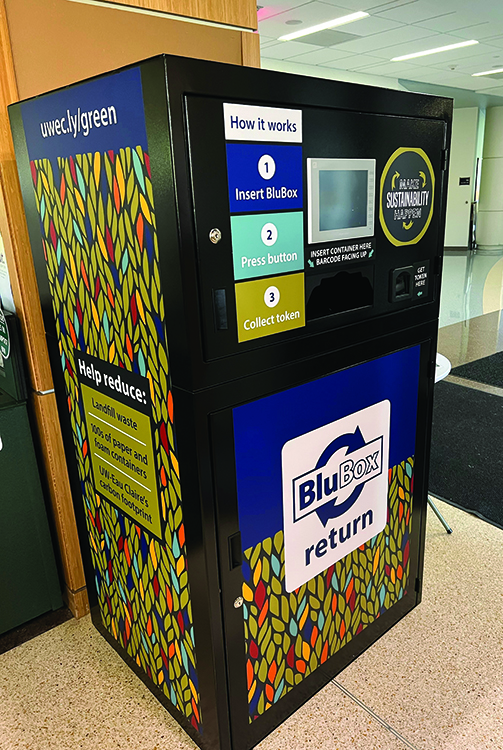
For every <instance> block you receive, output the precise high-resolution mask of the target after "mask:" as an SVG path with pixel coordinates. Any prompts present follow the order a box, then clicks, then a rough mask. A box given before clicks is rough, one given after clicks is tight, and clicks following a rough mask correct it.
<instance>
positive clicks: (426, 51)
mask: <svg viewBox="0 0 503 750" xmlns="http://www.w3.org/2000/svg"><path fill="white" fill-rule="evenodd" d="M472 44H478V42H477V40H476V39H469V40H468V41H467V42H457V44H448V45H447V46H445V47H434V49H424V50H422V52H413V53H412V54H411V55H400V57H392V58H391V62H401V60H412V58H413V57H425V56H426V55H436V54H437V52H448V51H449V50H451V49H460V47H471V46H472Z"/></svg>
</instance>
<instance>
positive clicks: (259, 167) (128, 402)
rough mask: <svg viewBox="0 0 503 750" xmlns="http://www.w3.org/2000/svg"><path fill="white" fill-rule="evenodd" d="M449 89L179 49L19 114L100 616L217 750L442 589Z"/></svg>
mask: <svg viewBox="0 0 503 750" xmlns="http://www.w3.org/2000/svg"><path fill="white" fill-rule="evenodd" d="M451 105H452V103H451V101H450V100H446V99H440V98H436V97H430V96H423V95H416V94H411V93H406V92H402V91H391V90H385V89H377V88H371V87H364V86H357V85H353V84H348V83H338V82H335V81H328V80H318V79H313V78H304V77H300V76H294V75H286V74H280V73H274V72H268V71H261V70H256V69H250V68H241V67H234V66H229V65H222V64H217V63H210V62H203V61H199V60H190V59H184V58H177V57H170V56H159V57H156V58H153V59H150V60H147V61H145V62H142V63H138V64H136V65H133V66H131V67H128V68H125V69H122V70H119V71H116V72H113V73H110V74H107V75H103V76H100V77H97V78H94V79H92V80H88V81H85V82H83V83H80V84H78V85H73V86H70V87H68V88H65V89H62V90H59V91H56V92H52V93H49V94H46V95H44V96H40V97H37V98H35V99H31V100H28V101H25V102H21V103H18V104H15V105H12V106H11V108H10V116H11V123H12V129H13V134H14V140H15V146H16V154H17V160H18V164H19V174H20V179H21V184H22V189H23V196H24V202H25V207H26V215H27V220H28V225H29V231H30V237H31V243H32V248H33V256H34V262H35V266H36V271H37V277H38V284H39V289H40V296H41V300H42V307H43V313H44V319H45V325H46V331H47V340H48V346H49V350H50V353H51V358H52V365H53V371H54V377H55V382H56V389H57V391H58V394H57V395H58V399H59V407H60V415H61V422H62V427H63V430H64V431H66V434H68V435H69V436H71V438H72V439H71V440H67V441H66V443H67V450H68V463H69V467H70V471H71V474H72V477H73V485H74V487H75V494H76V497H75V502H76V505H77V506H78V508H79V512H80V511H81V518H82V519H83V518H84V517H85V527H86V536H87V539H88V541H86V546H88V547H89V550H90V559H91V568H92V571H91V575H90V577H89V578H90V580H89V582H88V583H89V588H90V590H91V588H95V592H96V594H95V606H94V607H93V619H94V622H95V624H96V626H97V627H98V629H99V630H100V631H101V632H102V633H103V635H104V636H105V637H106V638H107V640H108V641H109V642H110V643H111V644H112V645H113V646H114V647H115V648H116V649H117V651H118V652H119V653H120V654H121V655H122V656H123V658H124V659H125V660H126V661H127V662H128V663H129V664H130V666H131V667H132V668H133V669H134V670H135V671H136V672H137V674H138V675H140V676H141V678H142V679H143V680H144V681H145V683H146V684H147V685H148V686H149V687H150V689H151V690H152V691H153V692H154V693H155V694H156V695H157V696H158V697H159V699H160V700H161V701H162V702H163V703H164V705H165V706H166V707H167V708H168V710H169V711H170V712H171V713H172V714H173V715H174V716H175V717H176V718H177V720H178V721H179V722H180V724H181V725H182V726H183V727H185V728H186V730H187V731H188V732H189V734H190V735H191V736H192V737H193V738H194V739H195V741H196V742H197V743H198V744H199V745H200V746H201V747H203V748H221V749H222V750H231V749H232V750H248V748H251V747H253V746H254V745H255V744H256V743H257V742H259V741H260V739H262V738H263V737H264V736H265V735H267V734H268V733H269V732H270V731H271V730H272V729H273V728H274V727H276V726H277V725H278V724H280V723H281V722H282V721H283V720H284V719H285V718H286V717H287V716H289V715H290V714H291V713H292V712H293V711H294V710H295V709H296V708H298V707H299V706H300V705H301V704H302V703H304V702H305V701H306V700H307V699H308V698H309V697H310V696H312V695H313V694H314V693H315V692H316V691H317V690H319V689H320V688H321V687H322V686H323V685H325V684H326V683H327V682H328V681H329V680H330V679H331V678H333V677H334V675H336V674H337V673H338V672H339V671H340V670H341V669H343V668H344V667H345V666H346V665H347V664H349V662H351V661H352V660H353V659H355V657H357V656H358V655H359V654H360V653H361V652H362V651H364V650H365V649H366V648H367V647H368V646H369V645H371V644H372V643H373V642H374V641H375V640H376V639H377V638H379V637H380V636H381V635H382V634H383V633H384V632H385V631H386V630H388V629H389V628H390V627H392V626H393V625H394V624H395V623H396V622H397V621H398V620H400V619H401V618H402V617H403V616H404V615H405V614H406V613H407V612H409V610H411V609H412V608H413V607H415V606H416V604H418V602H419V601H420V598H421V580H422V567H423V550H424V526H425V514H426V493H427V477H428V451H429V443H430V425H431V409H432V391H433V382H434V362H435V352H436V336H437V317H438V306H439V288H440V272H441V258H442V242H443V233H444V217H445V203H446V184H447V181H446V165H447V154H448V146H449V139H450V122H451ZM91 578H92V579H93V580H91Z"/></svg>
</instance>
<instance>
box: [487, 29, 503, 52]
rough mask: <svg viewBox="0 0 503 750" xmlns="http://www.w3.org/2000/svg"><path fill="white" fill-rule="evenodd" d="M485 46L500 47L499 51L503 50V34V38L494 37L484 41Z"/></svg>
mask: <svg viewBox="0 0 503 750" xmlns="http://www.w3.org/2000/svg"><path fill="white" fill-rule="evenodd" d="M493 28H494V26H493ZM484 44H488V45H490V46H491V47H498V48H499V49H503V34H501V36H492V37H489V38H487V39H484Z"/></svg>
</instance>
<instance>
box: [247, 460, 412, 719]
mask: <svg viewBox="0 0 503 750" xmlns="http://www.w3.org/2000/svg"><path fill="white" fill-rule="evenodd" d="M413 466H414V461H413V459H412V458H409V459H408V460H407V461H404V462H403V463H401V464H399V465H398V466H395V467H394V468H393V469H390V470H389V490H388V514H389V515H388V523H387V525H386V527H385V529H384V531H382V532H381V533H380V534H378V535H377V536H375V537H374V538H373V539H371V540H370V541H369V542H367V543H366V544H364V545H362V546H361V547H358V549H356V550H355V551H354V552H352V553H351V554H349V555H346V557H344V558H343V559H342V560H340V561H339V562H337V563H336V564H335V565H331V566H330V567H329V568H328V569H327V570H326V571H325V572H324V573H320V575H317V576H315V577H314V578H312V579H311V580H310V581H308V582H307V583H306V584H304V585H303V586H301V587H300V588H298V589H296V590H295V591H294V592H292V593H288V592H287V591H286V590H285V559H284V558H285V551H284V540H283V531H278V533H277V534H276V535H275V536H274V537H273V538H268V539H264V540H263V541H262V542H260V543H259V544H257V545H256V546H255V547H251V548H250V549H247V550H245V553H244V556H245V559H246V563H245V564H244V565H243V573H244V577H245V581H244V583H243V599H244V604H243V614H244V625H245V643H246V676H247V681H248V705H249V720H250V722H251V721H253V720H254V719H256V718H257V717H258V716H260V715H261V714H263V713H264V712H265V711H267V709H268V708H270V707H271V706H272V705H273V704H274V703H276V702H277V701H278V700H280V698H282V697H283V696H284V695H286V694H287V693H288V692H289V691H290V690H292V688H294V687H295V686H296V685H298V684H299V683H300V682H302V680H303V679H304V678H305V677H307V676H308V675H309V674H311V673H312V672H314V671H315V670H316V669H318V667H319V666H321V665H322V664H323V663H324V662H325V661H326V660H327V659H328V658H329V657H331V656H333V655H334V654H335V653H337V651H339V649H341V648H342V647H343V646H345V645H347V644H348V643H349V642H350V641H351V640H352V639H353V638H354V637H355V636H357V635H358V634H359V633H361V632H362V630H364V629H365V628H366V627H368V625H370V624H371V623H372V622H374V621H375V620H376V619H377V618H378V617H380V616H381V615H382V614H383V612H386V610H388V609H390V607H392V606H393V604H395V603H396V602H397V601H398V600H399V599H401V598H402V596H403V595H404V593H405V592H406V589H407V582H408V578H409V569H410V558H409V550H410V541H409V540H410V533H411V524H412V492H413V483H414V479H413Z"/></svg>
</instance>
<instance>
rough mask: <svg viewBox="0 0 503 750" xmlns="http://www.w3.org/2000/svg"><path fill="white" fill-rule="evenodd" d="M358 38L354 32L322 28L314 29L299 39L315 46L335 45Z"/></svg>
mask: <svg viewBox="0 0 503 750" xmlns="http://www.w3.org/2000/svg"><path fill="white" fill-rule="evenodd" d="M358 38H359V37H357V36H355V35H354V34H348V33H347V32H346V31H339V29H323V30H322V31H316V32H315V33H314V34H308V35H307V36H303V37H302V38H301V39H300V40H299V41H301V42H302V43H303V44H315V45H316V46H317V47H335V46H337V45H338V44H342V43H343V42H351V41H352V40H353V39H358Z"/></svg>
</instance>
